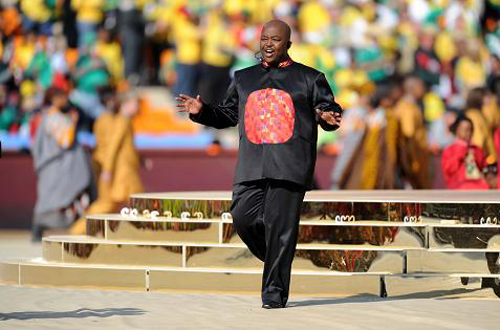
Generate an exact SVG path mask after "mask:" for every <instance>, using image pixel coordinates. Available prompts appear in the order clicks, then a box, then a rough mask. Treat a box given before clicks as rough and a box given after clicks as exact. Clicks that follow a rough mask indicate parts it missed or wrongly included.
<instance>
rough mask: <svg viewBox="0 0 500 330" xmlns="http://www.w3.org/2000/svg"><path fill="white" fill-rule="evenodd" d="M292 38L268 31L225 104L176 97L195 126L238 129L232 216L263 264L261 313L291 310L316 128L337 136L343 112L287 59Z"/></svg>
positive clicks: (318, 79) (282, 26)
mask: <svg viewBox="0 0 500 330" xmlns="http://www.w3.org/2000/svg"><path fill="white" fill-rule="evenodd" d="M290 34H291V33H290V27H289V26H288V25H287V24H286V23H284V22H282V21H279V20H273V21H270V22H268V23H267V24H265V26H264V27H263V29H262V32H261V40H260V53H261V55H262V61H261V63H260V64H257V65H254V66H251V67H249V68H246V69H242V70H239V71H236V72H235V76H234V80H233V82H232V83H231V85H230V86H229V88H228V90H227V92H226V95H225V98H224V100H223V101H222V102H221V103H219V105H217V106H214V105H210V104H206V103H203V101H202V100H201V98H200V97H199V96H197V97H196V98H193V97H190V96H187V95H183V94H181V95H179V97H178V98H177V101H178V102H179V104H178V107H180V108H181V110H180V111H184V112H188V113H189V114H190V118H191V119H192V120H193V121H195V122H198V123H201V124H204V125H207V126H212V127H215V128H219V129H222V128H226V127H230V126H236V125H239V126H238V127H239V137H240V146H239V153H238V163H237V166H236V174H235V184H234V190H233V201H232V206H231V214H232V216H233V221H234V226H235V228H236V231H237V232H238V235H239V236H240V237H241V239H242V240H243V242H245V244H246V245H247V246H248V248H249V249H250V251H251V252H252V253H253V254H254V255H255V256H256V257H257V258H259V259H260V260H262V261H263V262H264V274H263V278H262V302H263V305H262V307H263V308H282V307H285V305H286V303H287V300H288V293H289V286H290V272H291V265H292V261H293V257H294V254H295V248H296V244H297V234H298V228H299V217H300V210H301V205H302V201H303V199H304V194H305V192H306V190H308V189H310V187H311V184H312V181H313V172H314V166H315V162H316V141H317V135H318V128H317V125H318V123H319V124H320V125H321V127H322V128H323V129H325V130H328V131H331V130H335V129H337V128H338V127H339V125H340V121H341V113H342V109H341V107H340V106H339V105H338V104H337V103H336V102H335V101H334V96H333V93H332V91H331V89H330V86H329V85H328V83H327V81H326V78H325V75H324V74H322V73H321V72H319V71H317V70H315V69H312V68H310V67H307V66H305V65H302V64H299V63H296V62H293V61H292V59H291V58H290V57H289V56H288V49H289V48H290V46H291V42H290Z"/></svg>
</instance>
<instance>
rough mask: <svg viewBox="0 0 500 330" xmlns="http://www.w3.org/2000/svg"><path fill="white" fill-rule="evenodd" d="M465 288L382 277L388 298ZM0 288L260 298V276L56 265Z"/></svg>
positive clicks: (348, 282)
mask: <svg viewBox="0 0 500 330" xmlns="http://www.w3.org/2000/svg"><path fill="white" fill-rule="evenodd" d="M468 276H469V277H470V278H471V279H470V281H469V283H470V284H469V285H468V286H467V287H465V286H463V285H462V284H461V283H460V279H459V278H458V277H449V276H446V275H443V276H442V277H426V278H419V277H409V278H401V277H397V276H394V277H393V276H386V277H385V283H386V287H387V291H388V294H389V296H393V295H405V294H410V293H412V294H414V293H419V294H422V295H424V296H425V292H436V290H439V292H442V294H446V290H449V292H450V293H457V292H466V291H467V290H471V289H472V290H474V289H478V288H479V287H480V278H481V275H480V274H469V275H468ZM0 283H4V284H16V285H35V286H53V287H70V288H71V287H77V288H93V289H121V290H133V291H154V292H161V291H183V292H186V291H187V292H189V291H196V292H219V293H221V292H225V293H238V292H252V293H254V294H258V293H259V292H260V285H261V274H259V273H254V274H248V273H223V272H210V273H207V272H193V271H168V270H154V269H153V270H147V269H109V268H108V269H106V268H83V267H60V266H54V265H24V264H8V263H7V264H6V263H0ZM290 291H291V295H292V297H293V295H299V294H307V295H317V296H340V295H360V294H364V295H374V296H375V295H377V296H378V294H379V292H380V276H378V275H368V274H366V275H363V276H323V275H314V274H311V275H306V274H300V275H299V274H293V275H292V281H291V290H290Z"/></svg>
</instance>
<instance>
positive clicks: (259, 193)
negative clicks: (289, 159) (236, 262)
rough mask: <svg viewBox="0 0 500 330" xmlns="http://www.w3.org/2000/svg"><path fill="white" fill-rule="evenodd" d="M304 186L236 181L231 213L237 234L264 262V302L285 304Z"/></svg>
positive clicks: (274, 182)
mask: <svg viewBox="0 0 500 330" xmlns="http://www.w3.org/2000/svg"><path fill="white" fill-rule="evenodd" d="M304 195H305V188H304V187H303V186H301V185H298V184H295V183H293V182H289V181H282V180H272V179H263V180H258V181H249V182H243V183H239V184H235V186H234V190H233V203H232V206H231V214H232V216H233V222H234V226H235V228H236V231H237V233H238V235H239V236H240V237H241V239H242V240H243V242H244V243H245V244H246V245H247V246H248V248H249V249H250V251H251V252H252V253H253V254H254V255H255V256H256V257H257V258H259V259H260V260H262V261H263V262H264V274H263V277H262V302H263V303H264V304H269V303H279V304H282V305H283V306H285V305H286V302H287V300H288V294H289V288H290V272H291V269H292V261H293V257H294V255H295V248H296V245H297V236H298V231H299V220H300V211H301V206H302V201H303V200H304Z"/></svg>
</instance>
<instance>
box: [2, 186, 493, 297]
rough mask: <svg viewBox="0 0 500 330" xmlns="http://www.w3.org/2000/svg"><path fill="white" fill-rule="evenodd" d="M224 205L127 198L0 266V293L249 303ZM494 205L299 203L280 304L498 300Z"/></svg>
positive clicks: (218, 195)
mask: <svg viewBox="0 0 500 330" xmlns="http://www.w3.org/2000/svg"><path fill="white" fill-rule="evenodd" d="M230 197H231V194H230V192H200V193H197V192H189V193H163V194H139V195H134V196H132V197H131V199H130V204H129V207H128V209H127V210H123V213H122V214H109V215H92V216H89V217H88V221H87V235H84V236H52V237H46V238H44V240H43V258H40V259H36V260H10V261H3V262H1V263H0V282H2V283H15V284H22V285H56V286H79V287H99V288H108V287H109V288H120V289H132V290H152V291H161V290H180V291H193V290H195V291H196V290H201V291H224V292H238V291H241V292H246V291H251V292H258V291H259V290H260V281H261V271H262V262H261V261H259V260H257V259H256V258H255V257H254V256H253V255H252V254H251V253H250V252H249V250H248V249H247V248H246V246H245V245H244V244H243V243H242V242H241V240H240V239H239V237H238V236H237V234H236V231H235V228H234V226H233V222H232V219H231V216H230V214H229V210H230V206H231V201H230ZM499 197H500V196H499V195H498V193H497V192H490V191H481V192H470V191H467V192H462V191H435V190H434V191H335V192H332V191H328V192H326V191H314V192H309V193H308V194H307V195H306V199H305V202H304V204H303V209H302V214H301V220H300V227H299V239H298V243H299V244H298V246H297V251H296V258H295V261H294V264H293V271H292V274H293V279H292V292H295V293H304V294H312V295H314V294H357V293H372V294H379V295H381V296H386V295H387V294H388V293H389V294H390V292H391V285H393V284H394V283H397V284H394V285H395V287H397V288H398V289H397V290H398V292H401V288H402V287H403V286H402V285H401V283H403V282H405V283H407V282H408V281H413V282H414V283H413V282H412V283H413V284H412V285H414V286H416V287H418V283H419V281H422V280H423V279H431V278H436V279H442V281H443V283H444V282H446V283H447V284H450V281H452V282H453V285H458V286H461V285H462V284H461V282H460V281H461V280H462V281H465V280H464V279H465V278H473V279H478V281H480V280H481V279H485V278H491V279H492V280H489V281H487V282H488V283H489V285H493V286H494V289H495V290H496V292H497V294H498V295H499V296H500V284H499V283H500V258H499V256H500V224H499V219H500V198H499ZM402 279H404V281H402ZM438 281H441V280H438ZM465 282H467V281H465ZM492 283H493V284H492ZM403 291H404V290H403Z"/></svg>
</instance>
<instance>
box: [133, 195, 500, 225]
mask: <svg viewBox="0 0 500 330" xmlns="http://www.w3.org/2000/svg"><path fill="white" fill-rule="evenodd" d="M130 206H131V208H136V209H137V210H138V211H139V214H142V212H143V211H144V210H148V211H149V212H151V211H158V212H159V213H160V215H162V214H164V212H165V211H169V212H171V213H172V216H173V217H180V216H181V213H182V212H190V213H191V214H194V213H196V212H201V213H203V217H204V218H207V219H215V218H220V217H221V215H222V213H225V212H229V211H230V208H231V202H230V201H221V200H189V199H186V200H175V199H156V198H136V197H132V198H130ZM337 215H354V216H355V217H356V219H364V220H377V221H400V222H402V221H404V218H405V216H416V217H418V216H424V217H430V218H437V219H456V220H460V221H461V222H462V223H479V219H480V218H481V217H485V218H486V217H492V218H493V217H497V218H499V217H500V204H487V203H472V202H461V203H402V202H308V201H305V202H304V203H303V206H302V212H301V217H300V218H301V219H302V220H319V219H332V220H333V219H335V217H336V216H337Z"/></svg>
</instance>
